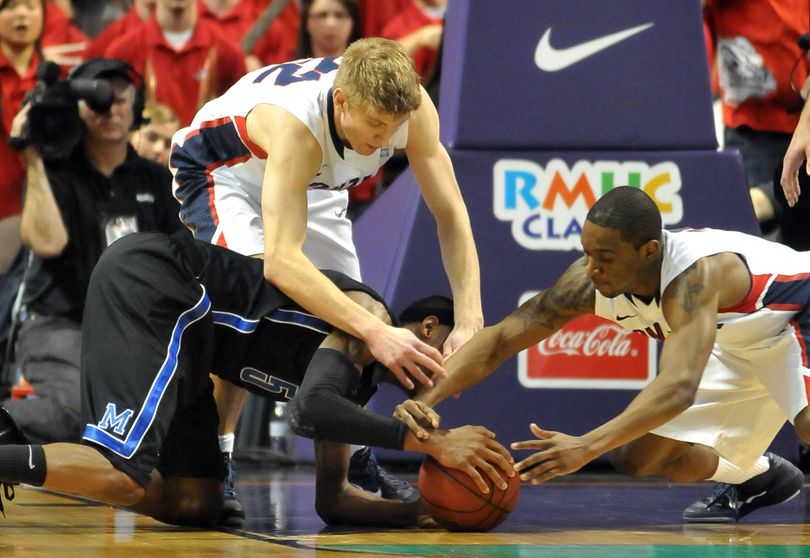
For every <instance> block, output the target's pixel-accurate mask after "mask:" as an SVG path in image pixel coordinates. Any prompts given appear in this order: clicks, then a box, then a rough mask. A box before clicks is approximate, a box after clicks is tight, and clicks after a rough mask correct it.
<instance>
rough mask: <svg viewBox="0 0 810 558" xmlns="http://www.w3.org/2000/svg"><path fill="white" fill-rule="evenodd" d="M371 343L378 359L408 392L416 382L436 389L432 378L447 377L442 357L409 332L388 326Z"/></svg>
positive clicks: (373, 337) (370, 347)
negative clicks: (414, 381)
mask: <svg viewBox="0 0 810 558" xmlns="http://www.w3.org/2000/svg"><path fill="white" fill-rule="evenodd" d="M367 343H368V349H369V350H370V351H371V354H372V355H374V358H376V359H377V361H378V362H379V363H380V364H382V365H383V366H385V367H386V368H387V369H388V370H390V371H391V373H392V374H394V376H396V377H397V380H399V382H400V383H401V384H402V385H403V386H404V387H405V389H406V390H408V391H410V390H412V389H413V388H414V383H413V380H416V381H418V382H420V383H422V384H424V385H425V386H427V387H433V381H432V380H431V378H435V379H440V378H443V377H444V368H442V355H441V353H440V352H439V351H438V350H437V349H435V348H433V347H431V346H430V345H428V344H427V343H424V342H422V341H420V340H419V339H418V338H417V337H416V335H414V334H413V333H412V332H411V331H409V330H407V329H405V328H401V327H392V326H384V327H383V328H382V329H380V330H378V332H377V333H376V334H375V335H374V336H372V337H370V338H369V339H368V341H367ZM423 369H424V370H423ZM425 372H427V374H426V373H425ZM412 378H413V379H412Z"/></svg>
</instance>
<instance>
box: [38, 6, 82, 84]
mask: <svg viewBox="0 0 810 558" xmlns="http://www.w3.org/2000/svg"><path fill="white" fill-rule="evenodd" d="M72 16H73V8H72V7H71V5H70V2H64V1H56V0H52V1H48V2H46V4H45V29H44V30H43V32H42V54H43V56H44V57H45V58H47V59H48V60H51V61H53V62H56V63H57V64H59V65H60V66H62V68H63V69H64V70H65V71H67V70H69V69H70V68H72V67H74V66H76V65H77V64H80V63H81V61H82V60H84V58H85V51H86V50H87V46H88V45H89V43H90V40H89V39H88V38H87V35H85V34H84V33H83V32H82V30H81V29H79V28H78V27H76V26H75V25H73V23H72V22H71V19H70V18H71V17H72Z"/></svg>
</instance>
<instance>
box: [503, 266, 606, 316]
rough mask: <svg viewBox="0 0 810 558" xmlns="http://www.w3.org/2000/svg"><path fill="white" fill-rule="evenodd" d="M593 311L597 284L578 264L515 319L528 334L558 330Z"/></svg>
mask: <svg viewBox="0 0 810 558" xmlns="http://www.w3.org/2000/svg"><path fill="white" fill-rule="evenodd" d="M593 310H594V289H593V284H592V283H591V281H590V279H588V277H587V276H586V275H585V273H584V270H583V269H582V268H581V267H578V266H577V264H574V265H573V266H571V267H570V268H569V269H568V270H567V271H566V272H565V273H564V274H563V275H562V276H561V277H560V278H559V279H558V280H557V282H556V283H554V285H552V286H551V287H550V288H549V289H548V290H546V291H544V292H542V293H540V294H538V295H537V296H535V297H533V298H531V299H529V300H527V301H526V302H525V303H523V304H522V305H521V306H520V308H518V309H517V310H516V311H515V316H516V317H519V318H521V319H522V320H523V329H524V331H529V330H531V329H534V328H537V327H538V326H539V327H544V328H548V329H554V330H556V329H559V328H560V327H562V326H563V325H564V324H565V323H566V322H568V321H569V320H571V319H573V318H575V317H577V316H580V315H582V314H587V313H588V312H593Z"/></svg>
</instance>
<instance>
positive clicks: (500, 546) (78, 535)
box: [0, 466, 810, 558]
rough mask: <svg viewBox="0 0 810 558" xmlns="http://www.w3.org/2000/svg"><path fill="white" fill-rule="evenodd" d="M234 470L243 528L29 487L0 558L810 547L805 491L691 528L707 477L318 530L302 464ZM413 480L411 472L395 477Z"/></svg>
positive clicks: (613, 480)
mask: <svg viewBox="0 0 810 558" xmlns="http://www.w3.org/2000/svg"><path fill="white" fill-rule="evenodd" d="M275 469H276V470H275V471H274V472H267V471H266V468H265V470H257V469H254V468H253V467H251V468H250V470H246V469H245V467H240V469H238V481H237V482H238V484H237V488H238V490H239V493H240V496H241V498H242V501H243V503H244V505H245V507H246V509H247V513H248V520H247V521H246V522H245V525H244V527H243V528H242V529H232V530H220V531H203V530H197V529H184V528H178V527H174V526H170V525H166V524H162V523H159V522H156V521H153V520H151V519H149V518H145V517H142V516H138V515H136V514H133V513H131V512H127V511H123V510H117V509H114V508H110V507H109V506H103V505H98V504H94V503H91V502H86V501H82V500H76V499H72V498H68V497H64V496H60V495H56V494H53V493H49V492H45V491H41V490H35V489H32V488H27V487H17V495H16V498H15V500H14V501H13V502H7V503H6V518H5V519H2V518H1V517H0V557H2V558H11V557H13V558H40V557H42V558H45V557H47V558H50V557H59V558H78V557H82V558H85V557H102V556H103V557H128V558H129V557H141V556H142V557H143V558H152V557H172V558H175V557H183V556H195V557H222V558H241V557H247V556H273V557H280V558H288V557H296V558H298V557H318V558H331V557H335V558H341V557H346V556H363V557H372V556H465V557H466V556H468V557H477V556H480V557H496V556H497V557H510V558H547V557H548V558H551V557H562V558H585V557H588V558H590V557H597V558H680V557H684V558H686V557H689V558H720V557H723V558H725V557H743V558H747V557H754V556H756V557H772V558H794V557H800V556H810V527H808V526H807V525H806V523H808V519H810V518H809V517H808V516H810V511H809V510H810V490H807V489H806V490H805V493H803V494H802V495H800V496H799V497H798V498H796V499H794V500H792V501H791V502H788V503H786V504H782V505H781V506H777V507H772V508H766V509H764V510H759V511H757V512H755V513H754V514H751V515H749V516H748V517H746V518H744V519H743V520H742V521H741V522H740V523H738V524H736V525H688V524H684V523H683V522H682V521H681V519H680V512H681V510H682V509H683V507H685V506H686V505H688V504H690V503H691V502H693V501H694V500H696V499H698V498H699V497H701V496H703V495H704V494H706V493H707V490H708V489H709V485H708V484H691V485H679V486H676V485H671V484H668V483H665V482H640V481H629V480H627V479H624V478H622V477H618V476H614V475H609V474H594V473H590V474H577V475H572V476H570V477H567V478H565V479H562V480H559V481H555V482H552V483H550V484H548V485H545V486H538V487H535V486H529V485H525V484H524V485H523V487H522V489H521V494H520V497H519V500H518V504H517V506H516V508H515V510H514V511H513V512H512V514H511V515H510V516H509V518H507V520H506V521H505V522H504V523H502V524H501V525H500V526H499V527H497V528H496V529H495V530H493V531H491V532H489V533H452V532H447V531H443V530H420V529H404V530H384V529H369V528H362V529H361V528H350V527H340V528H338V527H329V528H327V527H325V526H324V524H323V523H322V522H321V521H320V519H319V518H318V517H317V516H316V515H315V513H314V511H313V501H314V500H313V499H314V476H313V471H312V469H311V467H308V466H297V467H286V468H282V469H280V470H279V469H278V467H275ZM401 476H402V477H403V478H406V479H408V480H414V475H413V474H408V473H406V474H404V475H401Z"/></svg>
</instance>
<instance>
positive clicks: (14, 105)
mask: <svg viewBox="0 0 810 558" xmlns="http://www.w3.org/2000/svg"><path fill="white" fill-rule="evenodd" d="M37 66H39V55H38V54H37V53H36V52H35V53H34V56H33V57H32V58H31V64H30V66H29V67H28V71H27V72H26V73H25V75H23V76H20V75H19V74H18V73H17V72H16V71H15V70H14V68H12V67H11V66H10V65H9V63H8V59H7V58H6V57H5V55H4V54H3V52H2V51H0V94H2V101H1V102H2V104H3V105H2V106H3V112H2V124H3V133H2V136H0V166H2V169H3V172H0V219H4V218H6V217H9V216H11V215H19V214H20V211H21V209H22V204H21V194H22V185H23V180H24V179H25V164H24V163H23V160H22V157H21V156H20V154H19V153H17V152H16V151H14V150H13V149H11V146H9V144H8V134H9V131H10V130H11V122H12V120H14V117H15V116H16V115H17V112H19V110H20V107H21V106H22V101H23V97H25V94H26V93H28V92H29V91H30V90H32V89H33V88H34V85H36V82H37V76H36V71H37Z"/></svg>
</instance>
